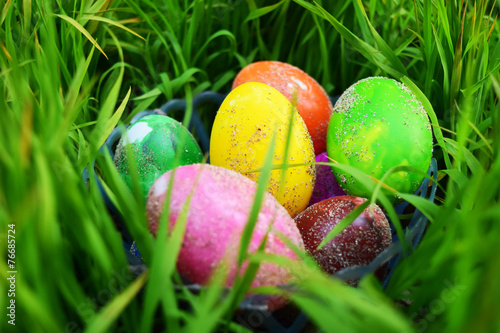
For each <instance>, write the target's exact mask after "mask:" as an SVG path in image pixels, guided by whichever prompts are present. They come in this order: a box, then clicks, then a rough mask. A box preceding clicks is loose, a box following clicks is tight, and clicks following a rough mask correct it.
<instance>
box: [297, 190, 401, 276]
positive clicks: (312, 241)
mask: <svg viewBox="0 0 500 333" xmlns="http://www.w3.org/2000/svg"><path fill="white" fill-rule="evenodd" d="M365 201H366V199H364V198H360V197H354V196H347V195H345V196H338V197H334V198H330V199H326V200H323V201H321V202H318V203H316V204H314V205H312V206H310V207H309V208H307V209H306V210H305V211H303V212H302V213H301V214H299V215H298V216H297V217H296V218H295V222H296V223H297V226H298V228H299V231H300V233H301V235H302V239H303V241H304V245H305V248H306V250H307V251H308V252H309V253H310V254H311V255H312V256H313V257H314V258H315V259H316V261H317V262H318V264H319V265H320V266H321V267H322V268H323V270H324V271H325V272H327V273H330V274H333V273H335V272H337V271H339V270H341V269H343V268H346V267H350V266H356V265H368V264H370V262H371V261H372V260H373V259H375V257H376V256H377V255H378V254H379V253H380V252H382V251H383V250H384V249H385V248H387V247H388V246H389V245H391V243H392V239H391V229H390V227H389V222H388V221H387V218H386V217H385V215H384V213H383V212H382V210H381V209H380V207H379V206H377V205H376V204H372V205H370V206H368V207H367V208H366V209H365V210H364V211H363V212H362V213H361V214H360V215H359V216H358V217H357V218H356V219H355V220H354V221H353V222H352V223H351V224H350V225H349V226H347V227H346V228H345V229H344V230H343V231H342V232H341V233H340V234H338V235H337V236H335V238H333V239H332V240H331V241H330V242H328V243H327V244H326V245H325V246H324V247H323V248H321V249H320V250H317V247H318V246H319V244H320V243H321V241H322V240H323V239H324V238H325V237H326V236H327V235H328V233H329V232H330V231H331V230H332V229H333V228H334V227H335V226H336V225H337V224H338V223H339V222H340V221H341V220H342V219H343V218H344V217H345V216H346V215H347V214H348V213H349V212H351V211H352V210H354V209H355V208H356V207H357V206H359V205H360V204H362V203H363V202H365Z"/></svg>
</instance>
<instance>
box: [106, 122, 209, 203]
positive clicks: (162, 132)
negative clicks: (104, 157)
mask: <svg viewBox="0 0 500 333" xmlns="http://www.w3.org/2000/svg"><path fill="white" fill-rule="evenodd" d="M181 144H182V148H180V161H179V163H180V165H185V164H193V163H199V162H201V161H202V159H203V154H202V152H201V149H200V146H199V145H198V143H197V142H196V140H195V139H194V137H193V136H192V135H191V133H190V132H189V131H188V130H187V129H186V128H185V127H184V126H183V125H182V124H181V123H179V122H178V121H177V120H175V119H173V118H170V117H167V116H161V115H150V116H146V117H143V118H141V119H139V120H138V121H136V122H135V123H134V124H133V125H132V126H130V127H129V128H128V129H127V131H126V132H125V133H124V134H123V136H122V137H121V139H120V141H119V142H118V146H117V147H116V151H115V157H114V163H115V165H116V167H117V169H118V172H119V173H120V175H121V176H122V177H123V179H124V180H125V183H126V184H127V185H128V186H129V187H130V188H131V189H132V178H131V176H130V159H131V158H133V159H134V160H135V164H136V166H137V171H138V176H139V182H140V185H141V189H142V194H143V196H144V198H146V196H147V194H148V191H149V188H150V187H151V185H153V182H154V181H155V180H156V178H158V177H160V176H161V175H162V174H164V173H165V172H166V171H168V170H170V169H172V167H173V166H174V160H175V154H176V150H177V146H178V145H181Z"/></svg>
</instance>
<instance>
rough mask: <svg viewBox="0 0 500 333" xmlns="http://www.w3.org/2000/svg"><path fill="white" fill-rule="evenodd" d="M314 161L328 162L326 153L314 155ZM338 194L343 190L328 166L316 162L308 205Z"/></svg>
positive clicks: (341, 193) (342, 193)
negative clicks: (314, 176)
mask: <svg viewBox="0 0 500 333" xmlns="http://www.w3.org/2000/svg"><path fill="white" fill-rule="evenodd" d="M316 162H317V163H321V162H330V160H329V159H328V156H327V153H326V152H324V153H321V154H319V155H316ZM339 195H345V192H344V191H343V190H342V188H341V187H340V185H339V184H338V183H337V180H336V179H335V176H334V175H333V173H332V169H331V168H330V166H328V165H322V164H316V183H315V184H314V189H313V193H312V195H311V200H309V206H311V205H314V204H315V203H318V202H320V201H323V200H325V199H328V198H333V197H336V196H339Z"/></svg>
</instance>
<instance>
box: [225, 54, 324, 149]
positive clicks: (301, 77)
mask: <svg viewBox="0 0 500 333" xmlns="http://www.w3.org/2000/svg"><path fill="white" fill-rule="evenodd" d="M245 82H262V83H265V84H268V85H270V86H271V87H273V88H276V89H277V90H278V91H279V92H280V93H282V94H283V95H284V96H285V97H286V98H287V99H288V100H289V101H290V102H292V103H295V105H296V107H297V111H298V112H299V114H300V116H301V117H302V119H303V120H304V123H305V124H306V126H307V129H308V131H309V134H310V135H311V139H312V141H313V145H314V153H315V154H319V153H322V152H324V151H325V150H326V132H327V130H328V121H329V120H330V115H331V114H332V103H331V102H330V99H329V98H328V95H327V94H326V92H325V90H324V89H323V87H322V86H321V85H320V84H319V83H318V82H317V81H316V80H315V79H314V78H312V77H311V76H310V75H308V74H307V73H306V72H304V71H303V70H301V69H300V68H297V67H295V66H292V65H290V64H287V63H284V62H280V61H258V62H254V63H252V64H250V65H248V66H246V67H244V68H243V69H242V70H241V71H240V72H239V73H238V75H236V78H235V79H234V81H233V89H234V88H236V87H237V86H239V85H241V84H243V83H245Z"/></svg>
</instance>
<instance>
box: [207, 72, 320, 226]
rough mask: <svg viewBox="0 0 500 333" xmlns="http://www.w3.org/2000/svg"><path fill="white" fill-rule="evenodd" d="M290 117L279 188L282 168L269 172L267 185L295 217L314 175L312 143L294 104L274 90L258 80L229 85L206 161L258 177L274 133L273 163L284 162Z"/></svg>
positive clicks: (275, 164)
mask: <svg viewBox="0 0 500 333" xmlns="http://www.w3.org/2000/svg"><path fill="white" fill-rule="evenodd" d="M291 112H293V121H292V129H291V137H290V143H289V147H288V149H289V151H288V155H287V161H286V162H287V163H286V164H305V165H301V166H294V167H288V168H287V169H286V172H285V179H284V182H283V188H281V189H280V181H281V169H275V170H273V171H272V172H271V180H270V182H269V187H268V190H269V192H271V193H272V194H273V195H274V196H275V197H276V199H278V201H279V202H280V203H281V204H282V205H283V206H284V207H285V208H286V209H287V211H288V213H289V214H290V215H291V216H292V217H295V216H296V215H297V214H299V213H300V212H302V211H303V210H304V209H305V208H306V206H307V204H308V202H309V199H310V198H311V194H312V191H313V188H314V181H315V178H316V168H315V166H314V159H315V156H314V148H313V143H312V140H311V137H310V135H309V132H308V131H307V127H306V125H305V123H304V121H303V120H302V118H301V117H300V115H299V113H298V112H297V110H296V109H295V107H293V106H292V104H291V103H290V102H289V101H288V100H287V99H286V98H285V96H283V95H282V94H281V93H280V92H279V91H278V90H276V89H274V88H273V87H271V86H268V85H267V84H263V83H258V82H248V83H244V84H242V85H240V86H238V87H236V88H235V89H234V90H232V91H231V92H230V93H229V95H227V97H226V99H225V100H224V102H223V103H222V105H221V106H220V108H219V111H218V112H217V115H216V117H215V120H214V124H213V127H212V134H211V137H210V163H211V164H213V165H218V166H221V167H225V168H228V169H231V170H235V171H237V172H239V173H242V174H244V175H245V176H247V177H248V178H250V179H252V180H254V181H258V179H259V175H260V172H249V171H253V170H257V169H260V168H262V167H263V165H264V161H265V158H266V154H267V152H268V150H269V149H270V146H271V141H272V137H273V135H274V133H276V145H275V147H274V158H273V165H274V166H279V165H283V163H284V162H285V161H284V160H285V148H286V144H287V135H288V132H289V129H290V119H291V118H292V117H291V116H292V114H291Z"/></svg>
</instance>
